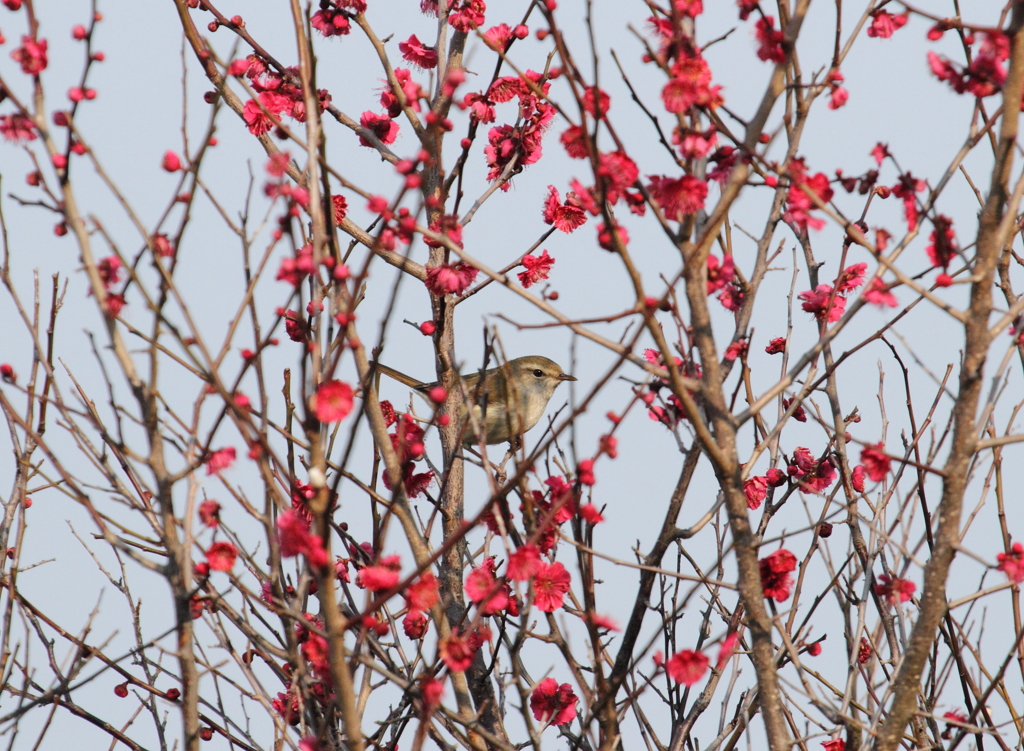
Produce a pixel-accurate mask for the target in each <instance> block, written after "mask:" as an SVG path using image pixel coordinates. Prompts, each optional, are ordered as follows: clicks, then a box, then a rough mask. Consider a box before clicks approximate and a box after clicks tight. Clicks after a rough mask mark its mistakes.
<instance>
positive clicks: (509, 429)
mask: <svg viewBox="0 0 1024 751" xmlns="http://www.w3.org/2000/svg"><path fill="white" fill-rule="evenodd" d="M375 367H376V368H377V370H378V371H379V372H381V373H384V374H385V375H388V376H391V377H392V378H394V379H395V380H396V381H399V382H400V383H404V384H405V385H406V386H409V387H410V388H412V389H414V390H415V391H417V392H418V393H420V394H422V395H424V396H427V394H429V393H430V390H431V389H434V388H436V387H437V386H438V385H439V384H438V383H436V382H435V383H423V382H421V381H417V380H416V379H415V378H411V377H409V376H407V375H405V374H404V373H401V372H399V371H397V370H394V369H392V368H389V367H387V366H386V365H381V364H380V363H377V364H376V366H375ZM575 380H576V378H575V377H574V376H571V375H569V374H568V373H564V372H562V369H561V368H560V367H559V366H558V363H556V362H554V361H553V360H549V359H548V358H546V357H541V356H539V355H528V356H526V357H517V358H515V359H514V360H509V361H508V362H507V363H505V364H504V365H499V366H498V367H496V368H491V369H489V370H485V371H484V373H483V383H480V373H479V372H477V373H470V374H469V375H466V376H463V377H462V382H463V383H464V384H465V386H466V392H467V393H468V394H469V396H470V398H471V399H474V400H475V402H476V403H475V404H474V405H473V417H474V420H473V421H474V422H475V423H476V424H477V425H482V426H483V427H484V433H485V435H484V440H485V441H486V443H488V444H493V443H505V442H506V441H511V440H512V439H513V438H515V437H516V436H520V435H522V434H523V433H525V432H526V431H527V430H529V429H530V428H532V427H533V426H534V425H536V424H537V423H538V422H539V421H540V418H541V416H542V415H543V414H544V410H545V409H546V408H547V406H548V401H550V399H551V397H552V395H553V394H554V393H555V389H556V388H558V385H559V384H560V383H562V382H563V381H575ZM478 384H479V388H478ZM466 417H467V413H466V408H465V405H463V406H462V407H461V408H460V410H459V419H460V420H465V419H466ZM479 443H480V437H479V436H477V435H475V434H474V432H473V425H472V423H470V424H469V425H468V426H467V428H466V436H465V438H464V439H463V441H462V445H463V446H465V447H466V448H469V447H471V446H475V445H477V444H479Z"/></svg>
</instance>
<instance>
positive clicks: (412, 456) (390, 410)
mask: <svg viewBox="0 0 1024 751" xmlns="http://www.w3.org/2000/svg"><path fill="white" fill-rule="evenodd" d="M442 400H443V396H442ZM380 407H381V412H383V414H384V424H385V426H387V427H389V428H390V427H392V426H394V428H395V429H394V431H393V432H391V433H389V434H388V436H389V437H390V438H391V446H392V447H393V448H394V450H395V453H396V454H397V455H398V460H399V463H400V465H401V467H402V483H403V485H404V486H405V493H406V495H407V496H408V497H409V498H416V497H417V496H419V495H421V494H422V493H423V492H425V491H426V489H427V488H428V487H429V486H430V481H431V480H433V479H434V472H433V470H430V469H428V470H427V471H426V472H417V471H416V462H418V461H420V460H422V459H423V458H424V457H425V456H426V447H425V446H424V444H423V428H422V426H420V424H419V423H417V422H416V421H415V420H414V419H413V418H412V416H411V415H409V414H408V413H401V414H399V413H396V412H395V408H394V407H393V406H391V402H387V401H384V402H381V404H380ZM383 480H384V487H386V488H387V489H388V490H393V488H392V485H391V478H390V477H389V476H388V473H386V472H385V473H384V476H383Z"/></svg>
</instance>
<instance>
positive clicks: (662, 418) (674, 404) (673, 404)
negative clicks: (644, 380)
mask: <svg viewBox="0 0 1024 751" xmlns="http://www.w3.org/2000/svg"><path fill="white" fill-rule="evenodd" d="M644 359H645V360H647V362H649V363H651V364H652V365H660V366H662V367H665V361H664V358H662V356H661V353H660V352H658V351H656V350H653V349H646V350H644ZM673 359H674V361H675V365H676V368H678V369H679V370H680V371H681V372H682V373H683V375H685V376H687V377H689V378H700V377H701V375H702V373H701V367H700V364H699V363H696V362H692V361H689V360H687V361H684V360H683V359H682V358H681V357H678V356H675V357H674V358H673ZM668 388H669V383H668V381H666V380H664V379H662V378H655V379H654V380H653V381H651V385H650V390H648V391H646V392H645V393H643V394H642V395H641V397H640V398H641V400H642V401H643V403H644V404H646V405H647V416H648V417H650V418H651V419H652V420H655V421H656V422H660V423H662V424H663V425H666V426H668V427H669V428H674V427H675V426H676V425H678V424H679V422H680V421H681V420H688V419H689V417H688V415H687V412H686V407H685V406H684V405H683V402H682V400H681V399H680V398H679V397H678V396H677V395H676V394H675V393H673V392H671V391H670V392H669V394H668V396H667V397H663V398H662V403H661V404H655V403H654V402H655V401H656V400H657V399H658V398H659V396H660V394H661V391H662V390H665V389H668Z"/></svg>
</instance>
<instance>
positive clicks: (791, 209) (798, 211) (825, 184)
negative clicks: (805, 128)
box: [783, 159, 834, 232]
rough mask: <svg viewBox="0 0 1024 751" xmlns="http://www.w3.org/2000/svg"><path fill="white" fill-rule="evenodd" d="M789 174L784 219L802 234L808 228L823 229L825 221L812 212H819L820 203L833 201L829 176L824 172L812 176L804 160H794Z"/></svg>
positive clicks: (790, 165) (790, 164)
mask: <svg viewBox="0 0 1024 751" xmlns="http://www.w3.org/2000/svg"><path fill="white" fill-rule="evenodd" d="M787 172H788V175H789V191H788V193H787V196H786V213H785V215H784V216H783V218H784V219H785V220H786V221H787V222H789V223H790V224H791V225H793V226H794V227H795V228H796V229H797V230H799V231H801V232H806V231H807V229H808V228H810V229H815V230H819V229H821V228H822V227H824V226H825V220H824V219H822V218H821V217H819V216H816V215H814V214H812V213H811V212H812V211H817V210H818V203H819V202H820V203H828V202H829V201H831V200H832V196H833V193H834V191H833V190H832V187H831V185H829V179H828V176H827V175H825V174H824V173H823V172H817V173H815V174H814V175H811V174H810V173H809V172H808V170H807V165H806V164H804V160H803V159H793V160H792V161H791V162H790V163H789V168H788V171H787ZM812 196H813V197H812Z"/></svg>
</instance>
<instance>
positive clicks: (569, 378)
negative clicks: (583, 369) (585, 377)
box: [558, 373, 576, 381]
mask: <svg viewBox="0 0 1024 751" xmlns="http://www.w3.org/2000/svg"><path fill="white" fill-rule="evenodd" d="M558 380H559V381H575V380H576V376H571V375H569V374H568V373H559V374H558Z"/></svg>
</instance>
